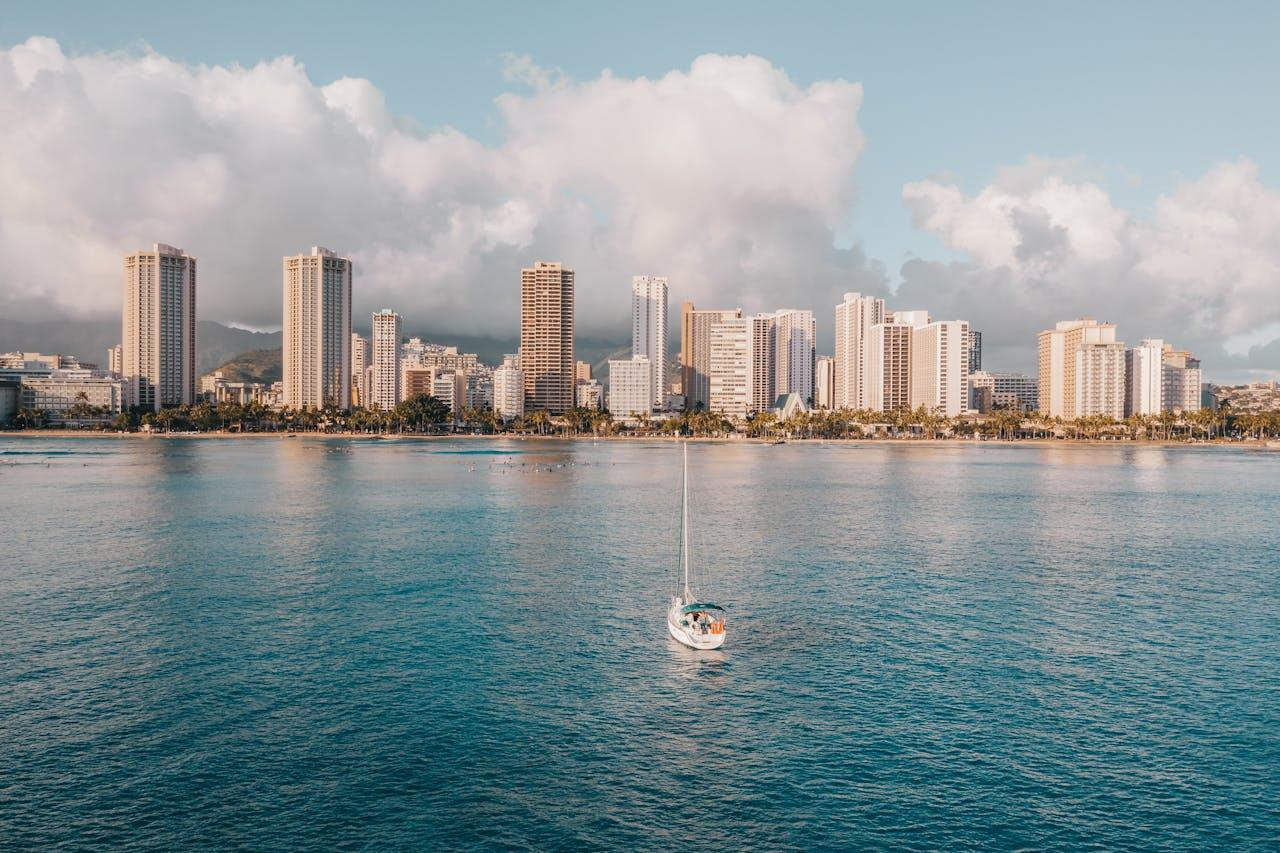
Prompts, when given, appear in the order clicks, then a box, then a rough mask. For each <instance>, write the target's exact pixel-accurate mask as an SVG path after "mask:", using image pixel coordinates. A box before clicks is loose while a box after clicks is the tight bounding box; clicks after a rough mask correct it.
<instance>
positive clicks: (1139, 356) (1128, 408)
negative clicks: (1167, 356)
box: [1124, 338, 1164, 417]
mask: <svg viewBox="0 0 1280 853" xmlns="http://www.w3.org/2000/svg"><path fill="white" fill-rule="evenodd" d="M1162 411H1164V341H1162V340H1159V339H1158V338H1147V339H1145V340H1143V341H1141V342H1139V343H1138V345H1137V346H1136V347H1133V348H1132V349H1130V350H1129V351H1128V352H1126V353H1125V393H1124V414H1125V417H1129V416H1131V415H1158V414H1160V413H1161V412H1162Z"/></svg>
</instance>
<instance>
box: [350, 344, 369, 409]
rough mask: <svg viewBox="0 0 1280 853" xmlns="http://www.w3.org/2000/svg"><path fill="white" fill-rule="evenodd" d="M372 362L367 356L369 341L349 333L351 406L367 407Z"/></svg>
mask: <svg viewBox="0 0 1280 853" xmlns="http://www.w3.org/2000/svg"><path fill="white" fill-rule="evenodd" d="M372 363H373V360H372V359H371V358H370V356H369V339H368V338H366V337H365V336H364V335H359V334H356V333H355V332H352V333H351V405H352V406H353V407H355V406H368V405H369V383H368V381H367V379H368V371H369V365H370V364H372Z"/></svg>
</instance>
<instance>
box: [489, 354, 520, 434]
mask: <svg viewBox="0 0 1280 853" xmlns="http://www.w3.org/2000/svg"><path fill="white" fill-rule="evenodd" d="M493 410H494V412H496V413H497V415H498V417H500V418H502V419H503V420H504V421H509V420H512V419H513V418H518V417H520V416H521V415H523V414H524V371H523V370H521V369H520V357H519V356H518V355H508V356H506V357H505V358H503V360H502V366H501V367H495V368H494V369H493Z"/></svg>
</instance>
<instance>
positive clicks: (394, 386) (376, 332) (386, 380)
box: [369, 308, 400, 411]
mask: <svg viewBox="0 0 1280 853" xmlns="http://www.w3.org/2000/svg"><path fill="white" fill-rule="evenodd" d="M371 374H372V376H371V381H370V383H369V384H370V388H369V402H370V403H371V404H372V407H373V408H375V409H383V410H384V411H385V410H390V409H394V408H395V407H396V405H397V404H398V403H399V402H400V315H399V314H397V313H396V312H394V311H392V310H391V309H390V308H383V309H382V310H381V311H379V312H377V313H376V314H374V315H373V365H372V370H371Z"/></svg>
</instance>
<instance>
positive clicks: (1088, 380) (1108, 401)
mask: <svg viewBox="0 0 1280 853" xmlns="http://www.w3.org/2000/svg"><path fill="white" fill-rule="evenodd" d="M1124 361H1125V351H1124V344H1122V343H1117V342H1116V341H1114V340H1112V341H1105V340H1086V341H1085V342H1084V343H1082V344H1080V346H1079V347H1077V348H1076V353H1075V362H1076V369H1075V383H1076V389H1075V406H1076V409H1075V414H1074V415H1072V417H1075V418H1080V417H1090V416H1092V415H1104V416H1106V417H1110V418H1113V419H1114V420H1117V421H1118V420H1123V419H1124V398H1125V386H1124V379H1125V369H1124Z"/></svg>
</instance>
